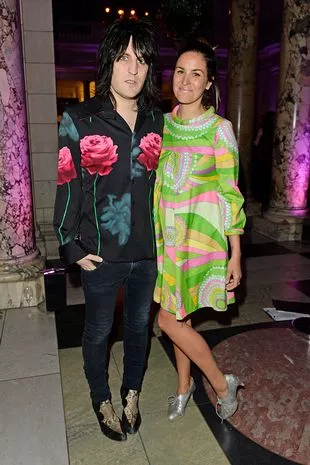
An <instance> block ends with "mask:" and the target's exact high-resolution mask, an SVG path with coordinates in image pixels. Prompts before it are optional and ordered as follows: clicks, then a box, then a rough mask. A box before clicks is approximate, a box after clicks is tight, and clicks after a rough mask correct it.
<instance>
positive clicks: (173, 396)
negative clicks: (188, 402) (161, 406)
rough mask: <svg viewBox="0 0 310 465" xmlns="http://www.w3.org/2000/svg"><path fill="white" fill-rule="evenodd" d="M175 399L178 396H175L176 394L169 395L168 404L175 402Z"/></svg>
mask: <svg viewBox="0 0 310 465" xmlns="http://www.w3.org/2000/svg"><path fill="white" fill-rule="evenodd" d="M177 399H178V396H176V395H172V396H169V397H168V405H174V404H176V402H177Z"/></svg>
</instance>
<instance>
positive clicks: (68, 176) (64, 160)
mask: <svg viewBox="0 0 310 465" xmlns="http://www.w3.org/2000/svg"><path fill="white" fill-rule="evenodd" d="M75 178H77V174H76V169H75V166H74V163H73V159H72V155H71V152H70V149H69V148H68V147H63V148H62V149H60V150H59V157H58V178H57V184H58V185H62V184H66V182H70V181H71V180H72V179H75Z"/></svg>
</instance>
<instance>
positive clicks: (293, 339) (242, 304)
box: [0, 234, 310, 465]
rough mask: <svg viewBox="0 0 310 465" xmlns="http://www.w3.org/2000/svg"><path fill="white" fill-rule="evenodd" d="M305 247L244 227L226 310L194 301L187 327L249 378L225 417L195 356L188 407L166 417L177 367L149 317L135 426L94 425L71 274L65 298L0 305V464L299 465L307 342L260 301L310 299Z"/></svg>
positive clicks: (304, 436)
mask: <svg viewBox="0 0 310 465" xmlns="http://www.w3.org/2000/svg"><path fill="white" fill-rule="evenodd" d="M309 252H310V243H303V244H299V243H281V244H277V243H273V242H271V241H270V240H268V239H265V238H264V237H262V236H259V235H255V234H252V235H251V236H250V237H246V238H245V240H244V244H243V255H244V280H243V285H242V286H241V288H240V289H239V291H238V302H239V304H238V305H235V306H233V307H231V308H230V310H229V312H227V313H226V314H225V315H223V314H221V315H219V314H216V313H215V312H213V311H211V310H202V311H200V312H197V315H196V317H195V325H196V328H197V329H199V331H200V332H201V334H202V335H203V336H204V337H205V338H206V340H207V341H208V342H209V343H210V346H211V347H213V351H214V354H215V356H216V357H217V359H218V361H219V363H220V365H221V366H223V368H224V369H226V368H227V370H228V369H230V368H231V369H233V370H234V371H235V372H237V373H238V374H240V376H241V375H242V377H243V379H244V381H245V382H246V384H247V386H246V387H245V389H244V390H242V391H241V392H240V398H241V399H242V403H241V406H240V409H239V411H238V412H237V413H236V415H235V416H234V417H233V419H232V420H231V422H224V423H223V424H221V422H220V421H219V419H218V418H217V416H216V415H215V413H214V408H213V405H212V401H214V399H213V397H212V392H211V391H210V390H209V389H208V386H207V385H206V387H207V392H208V394H209V396H208V395H207V394H206V393H205V390H204V380H202V379H201V375H200V373H199V371H198V370H197V369H195V368H194V367H193V375H194V377H195V379H196V382H197V385H198V387H197V391H196V393H195V395H194V398H193V399H192V400H191V401H190V403H189V407H188V409H187V412H186V416H185V417H184V418H183V419H181V420H178V421H176V422H169V421H168V420H167V419H166V407H167V397H168V396H169V395H170V394H173V393H174V390H175V385H176V372H175V368H174V364H173V356H172V353H171V345H170V343H169V341H167V339H166V338H164V337H161V336H160V333H159V331H158V328H157V325H156V319H155V323H154V329H153V332H154V336H153V337H152V343H151V352H150V357H149V363H148V370H147V372H146V376H145V382H144V387H143V392H142V394H141V401H140V407H141V413H142V420H143V422H142V425H141V428H140V430H139V433H138V434H137V435H135V436H133V437H129V439H128V440H127V441H126V442H124V443H120V444H118V443H114V442H112V441H109V440H108V439H106V438H105V437H104V436H103V435H102V434H101V432H100V430H99V427H98V425H97V420H96V419H95V417H94V415H93V412H92V411H91V407H90V402H89V396H88V387H87V384H86V382H85V379H84V375H83V369H82V357H81V347H80V343H81V333H82V330H83V317H84V305H83V303H84V301H83V295H82V292H81V288H80V287H79V286H78V284H79V278H78V276H77V275H75V276H74V274H73V275H72V276H71V277H70V279H68V293H67V303H68V306H67V308H66V309H64V308H63V309H62V310H61V311H58V312H57V313H55V314H54V313H47V314H46V313H45V314H44V313H42V312H40V311H39V310H38V309H27V310H26V309H20V310H9V311H3V312H0V338H1V343H0V463H1V465H19V464H21V465H28V464H29V465H30V464H31V465H33V464H38V465H53V464H57V465H67V464H68V463H70V464H71V465H82V464H83V465H97V464H98V465H99V464H100V465H112V464H113V465H116V464H118V465H122V464H124V465H125V464H126V465H140V464H141V465H142V464H145V465H165V464H167V465H168V464H169V465H183V464H184V465H185V464H186V465H196V464H202V463H205V464H212V465H222V464H233V465H243V464H244V465H245V464H246V465H265V464H266V465H267V464H272V465H284V464H293V463H299V464H303V465H309V464H310V459H309V457H310V452H309V441H310V426H309V417H310V404H309V398H310V396H309V391H310V373H309V365H310V363H309V353H310V345H309V342H308V341H307V340H306V339H302V340H301V339H300V337H299V336H296V334H295V333H293V332H292V330H291V329H290V326H289V325H288V324H287V323H275V322H273V321H272V320H271V318H270V317H269V316H268V315H266V314H265V312H264V311H263V310H262V309H263V307H272V306H274V303H275V304H278V303H279V302H282V304H283V305H284V304H285V305H287V306H289V307H290V308H293V309H294V310H295V311H298V308H303V309H305V308H307V303H309V306H310V254H309ZM58 293H60V290H59V292H58ZM153 313H154V314H155V313H156V308H155V307H154V312H153ZM116 314H117V318H116V327H115V329H114V338H115V341H116V342H115V343H114V345H113V347H112V353H111V360H110V369H109V372H110V384H111V388H112V394H113V399H114V405H115V407H116V409H117V410H118V412H119V413H120V411H121V410H120V408H121V405H120V401H119V394H118V393H119V387H120V383H121V376H122V350H123V349H122V342H121V338H122V331H121V329H120V327H119V325H120V323H121V312H120V310H119V308H117V312H116ZM55 315H56V327H57V328H55V318H54V316H55ZM55 329H57V334H58V346H57V339H56V330H55ZM303 348H304V349H303ZM288 385H289V389H285V386H288ZM209 398H210V400H209Z"/></svg>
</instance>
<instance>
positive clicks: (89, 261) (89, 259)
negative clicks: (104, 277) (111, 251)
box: [76, 254, 102, 271]
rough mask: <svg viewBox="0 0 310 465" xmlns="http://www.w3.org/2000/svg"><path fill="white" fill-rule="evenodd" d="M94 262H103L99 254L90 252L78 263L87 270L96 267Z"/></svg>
mask: <svg viewBox="0 0 310 465" xmlns="http://www.w3.org/2000/svg"><path fill="white" fill-rule="evenodd" d="M93 262H96V263H101V262H102V258H101V257H99V256H98V255H92V254H88V255H86V257H84V258H81V260H78V261H77V262H76V263H77V264H78V265H80V267H81V268H83V270H85V271H93V270H95V269H96V266H95V265H94V264H93Z"/></svg>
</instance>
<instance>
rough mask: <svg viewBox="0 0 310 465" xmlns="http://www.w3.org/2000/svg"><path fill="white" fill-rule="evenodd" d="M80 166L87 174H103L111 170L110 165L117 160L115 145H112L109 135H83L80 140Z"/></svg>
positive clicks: (116, 147)
mask: <svg viewBox="0 0 310 465" xmlns="http://www.w3.org/2000/svg"><path fill="white" fill-rule="evenodd" d="M80 148H81V154H82V156H81V166H82V167H83V168H85V169H86V170H87V171H88V172H89V174H91V175H93V174H97V173H98V174H100V176H105V175H107V174H109V173H110V172H111V171H112V165H113V164H114V163H115V162H116V161H117V158H118V154H117V153H116V150H117V149H118V146H117V145H113V140H112V139H111V137H107V136H98V135H93V136H85V137H83V139H81V141H80Z"/></svg>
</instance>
